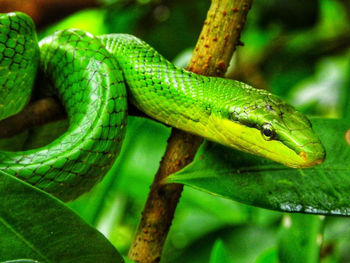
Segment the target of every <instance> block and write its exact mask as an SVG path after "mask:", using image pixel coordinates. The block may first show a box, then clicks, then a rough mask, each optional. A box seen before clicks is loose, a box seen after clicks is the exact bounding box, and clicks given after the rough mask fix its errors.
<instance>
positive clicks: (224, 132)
mask: <svg viewBox="0 0 350 263" xmlns="http://www.w3.org/2000/svg"><path fill="white" fill-rule="evenodd" d="M207 131H210V133H209V136H207V139H209V140H212V141H216V142H218V143H220V144H223V145H226V146H229V147H231V148H235V149H238V150H241V151H244V152H248V153H251V154H254V155H259V156H262V157H265V158H268V159H270V160H273V161H275V162H278V163H281V164H283V165H285V166H288V167H291V168H308V167H312V166H315V165H318V164H320V163H322V162H323V160H324V159H325V150H324V148H323V146H322V144H321V142H320V141H319V140H318V139H317V140H314V141H312V142H308V143H306V144H304V145H303V146H300V145H299V146H298V145H288V144H286V143H285V142H282V141H278V140H265V139H264V138H263V136H261V132H260V131H259V130H257V129H256V128H252V127H248V126H245V125H242V124H239V123H236V122H232V121H229V120H227V119H223V118H218V117H214V116H211V122H208V126H207ZM310 132H311V131H310ZM315 136H316V135H314V137H311V138H315Z"/></svg>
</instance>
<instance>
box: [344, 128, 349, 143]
mask: <svg viewBox="0 0 350 263" xmlns="http://www.w3.org/2000/svg"><path fill="white" fill-rule="evenodd" d="M345 141H346V142H347V144H349V145H350V129H349V130H347V131H346V132H345Z"/></svg>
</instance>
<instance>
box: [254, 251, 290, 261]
mask: <svg viewBox="0 0 350 263" xmlns="http://www.w3.org/2000/svg"><path fill="white" fill-rule="evenodd" d="M278 262H279V261H278V256H277V248H276V247H270V248H268V249H266V250H265V251H264V252H263V253H261V254H260V255H259V256H258V258H257V259H256V260H255V263H278ZM287 262H289V261H287Z"/></svg>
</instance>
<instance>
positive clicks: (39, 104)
mask: <svg viewBox="0 0 350 263" xmlns="http://www.w3.org/2000/svg"><path fill="white" fill-rule="evenodd" d="M65 116H66V115H65V112H64V110H63V108H62V106H61V105H60V104H59V103H58V102H57V101H56V100H55V99H53V98H45V99H41V100H38V101H36V102H35V103H31V104H29V105H28V106H26V107H25V108H24V109H23V110H22V111H21V112H20V113H19V114H17V115H14V116H11V117H9V118H7V119H5V120H2V121H0V138H7V137H11V136H13V135H15V134H18V133H20V132H23V131H24V130H27V129H28V128H31V127H34V126H37V125H42V124H44V123H48V122H50V121H56V120H60V119H63V118H65Z"/></svg>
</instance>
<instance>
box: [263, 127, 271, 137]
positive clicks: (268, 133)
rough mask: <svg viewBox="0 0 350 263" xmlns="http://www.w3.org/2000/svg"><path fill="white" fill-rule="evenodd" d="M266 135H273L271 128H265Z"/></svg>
mask: <svg viewBox="0 0 350 263" xmlns="http://www.w3.org/2000/svg"><path fill="white" fill-rule="evenodd" d="M264 135H265V136H266V137H271V136H272V131H271V130H269V129H264Z"/></svg>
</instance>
